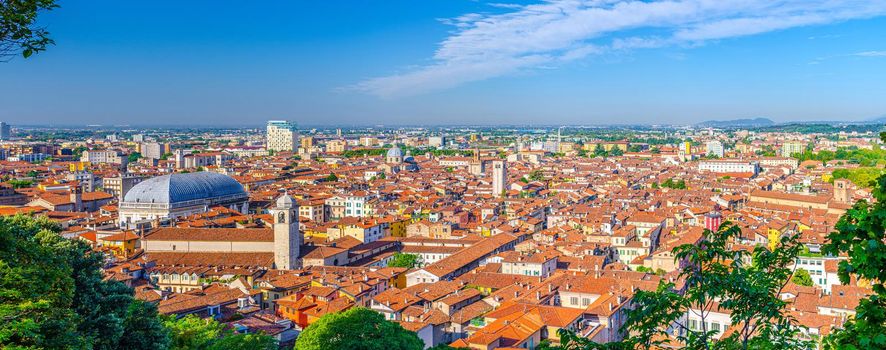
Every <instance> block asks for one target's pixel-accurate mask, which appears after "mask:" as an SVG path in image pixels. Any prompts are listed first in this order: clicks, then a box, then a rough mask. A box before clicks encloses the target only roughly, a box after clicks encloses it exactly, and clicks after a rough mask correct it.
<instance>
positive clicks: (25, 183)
mask: <svg viewBox="0 0 886 350" xmlns="http://www.w3.org/2000/svg"><path fill="white" fill-rule="evenodd" d="M7 183H9V184H10V185H12V188H26V187H31V186H33V185H34V181H31V180H9V181H7Z"/></svg>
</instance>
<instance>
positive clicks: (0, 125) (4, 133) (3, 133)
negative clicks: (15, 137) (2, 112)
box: [0, 122, 12, 141]
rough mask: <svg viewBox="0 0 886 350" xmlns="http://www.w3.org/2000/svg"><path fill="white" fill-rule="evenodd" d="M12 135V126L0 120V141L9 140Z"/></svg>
mask: <svg viewBox="0 0 886 350" xmlns="http://www.w3.org/2000/svg"><path fill="white" fill-rule="evenodd" d="M11 137H12V127H11V126H9V124H6V122H0V141H9V139H10V138H11Z"/></svg>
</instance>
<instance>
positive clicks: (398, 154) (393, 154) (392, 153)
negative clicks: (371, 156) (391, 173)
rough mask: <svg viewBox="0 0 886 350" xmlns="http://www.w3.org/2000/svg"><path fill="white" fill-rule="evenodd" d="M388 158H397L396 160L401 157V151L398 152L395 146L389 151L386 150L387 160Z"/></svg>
mask: <svg viewBox="0 0 886 350" xmlns="http://www.w3.org/2000/svg"><path fill="white" fill-rule="evenodd" d="M390 157H397V158H400V157H403V151H402V150H400V147H397V146H394V147H391V149H389V150H388V158H390Z"/></svg>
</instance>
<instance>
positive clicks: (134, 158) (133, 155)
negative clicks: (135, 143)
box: [128, 152, 142, 163]
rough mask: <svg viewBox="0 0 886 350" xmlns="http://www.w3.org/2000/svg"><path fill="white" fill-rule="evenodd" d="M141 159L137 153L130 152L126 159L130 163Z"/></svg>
mask: <svg viewBox="0 0 886 350" xmlns="http://www.w3.org/2000/svg"><path fill="white" fill-rule="evenodd" d="M141 158H142V154H141V153H139V152H132V153H130V154H129V157H128V159H129V162H130V163H135V162H137V161H138V160H139V159H141Z"/></svg>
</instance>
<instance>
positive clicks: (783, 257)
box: [554, 223, 810, 350]
mask: <svg viewBox="0 0 886 350" xmlns="http://www.w3.org/2000/svg"><path fill="white" fill-rule="evenodd" d="M740 234H741V230H740V228H739V227H738V226H735V225H732V224H730V223H725V224H724V225H722V226H721V227H720V229H719V230H718V231H717V232H712V231H709V230H705V233H704V237H703V239H702V241H701V242H700V243H699V244H684V245H681V246H678V247H677V248H675V249H674V251H673V252H674V256H675V260H677V261H681V262H683V263H684V264H685V266H686V267H685V268H684V269H683V270H682V271H681V272H680V276H679V277H680V279H681V280H682V281H683V282H684V286H683V289H682V290H677V288H676V286H675V285H674V283H671V282H668V283H666V282H664V281H662V282H661V283H660V284H659V286H658V288H657V289H656V290H654V291H642V290H641V291H638V292H637V293H636V294H635V295H634V297H633V300H632V304H633V308H631V309H628V310H627V312H626V313H627V318H626V322H625V325H624V327H625V329H624V331H625V333H626V334H628V335H629V336H628V337H627V339H625V340H624V341H622V342H617V343H608V344H596V343H594V342H592V341H590V340H589V339H586V338H581V337H578V336H576V335H575V334H573V333H570V332H563V333H562V334H561V344H562V345H561V346H559V347H554V348H555V349H570V350H572V349H576V350H577V349H583V350H584V349H595V350H597V349H652V348H656V347H657V346H659V345H662V344H663V343H664V342H665V339H667V338H668V337H670V336H671V333H670V332H671V331H674V330H676V335H675V338H676V339H677V340H678V341H680V342H682V343H683V344H685V345H684V348H686V349H759V348H772V349H800V348H805V347H808V346H809V345H810V344H808V343H807V342H803V341H801V340H798V339H797V336H796V335H797V332H798V330H797V327H796V324H795V320H793V319H792V318H791V317H789V316H788V315H787V314H786V313H785V310H784V309H785V305H786V302H785V301H783V300H781V298H780V297H779V294H780V292H781V290H782V288H784V286H785V285H786V284H787V282H788V281H789V280H790V278H791V276H792V272H793V271H792V270H791V268H789V266H791V265H792V264H793V263H794V260H795V259H796V257H797V255H798V254H799V252H800V249H801V246H802V245H800V244H798V243H797V241H796V240H797V237H796V236H793V237H784V238H782V240H781V241H780V242H779V244H778V246H777V247H776V249H774V250H771V251H770V250H768V249H767V248H766V247H762V246H761V247H757V248H756V249H754V251H753V253H747V252H744V251H732V250H731V249H729V248H728V247H729V242H731V241H732V240H733V239H734V238H735V237H736V236H738V235H740ZM748 260H750V261H752V262H751V263H747V262H746V261H748ZM716 307H719V309H720V310H728V313H730V315H731V323H732V326H733V327H736V329H737V330H736V331H735V332H733V333H732V334H731V335H730V336H728V337H725V338H722V339H719V340H718V339H717V338H716V337H715V335H716V334H717V332H716V331H715V330H712V329H709V328H708V325H709V324H710V323H709V321H708V320H706V318H707V317H708V315H709V313H710V312H711V311H712V310H713V309H714V308H716ZM690 313H691V314H693V315H696V316H697V317H699V318H700V319H701V321H700V322H698V323H697V325H696V326H693V325H692V324H691V323H689V322H688V321H687V319H686V317H685V316H686V315H687V314H690Z"/></svg>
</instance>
